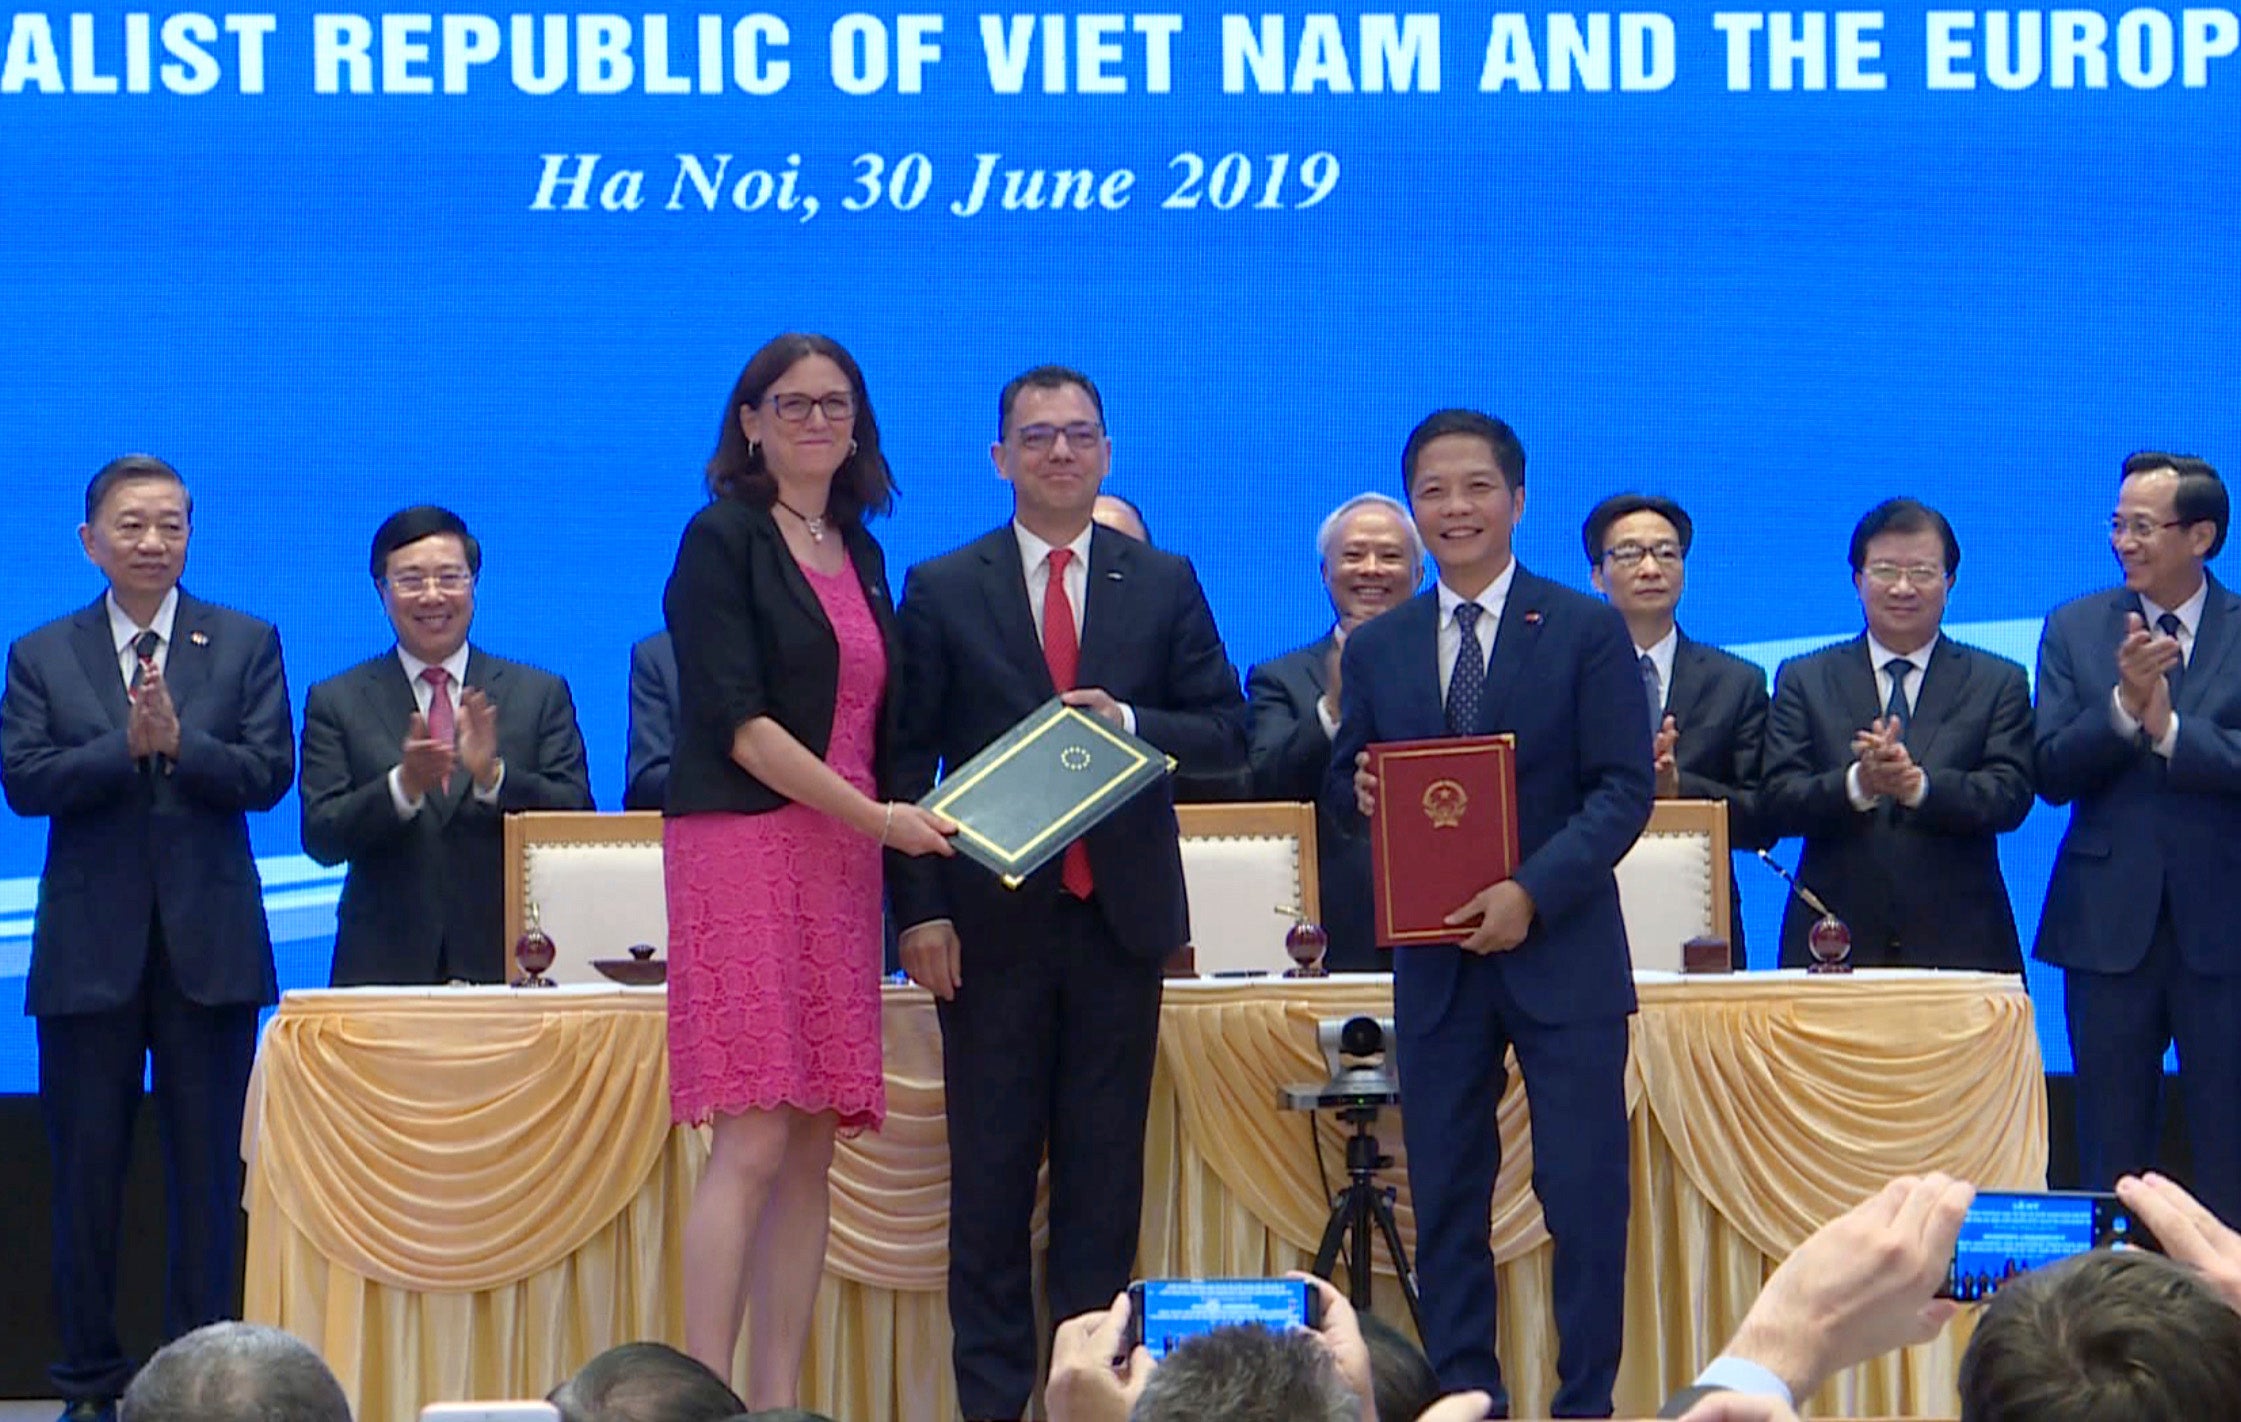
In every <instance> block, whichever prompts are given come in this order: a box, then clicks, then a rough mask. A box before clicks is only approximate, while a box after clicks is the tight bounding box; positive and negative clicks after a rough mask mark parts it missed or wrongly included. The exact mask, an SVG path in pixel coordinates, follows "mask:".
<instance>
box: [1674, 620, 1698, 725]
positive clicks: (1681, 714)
mask: <svg viewBox="0 0 2241 1422" xmlns="http://www.w3.org/2000/svg"><path fill="white" fill-rule="evenodd" d="M1704 685H1705V678H1704V649H1703V648H1701V647H1699V646H1697V645H1696V643H1694V642H1692V641H1690V640H1689V636H1688V634H1687V633H1686V632H1682V633H1680V634H1679V635H1678V636H1676V637H1675V638H1674V639H1673V684H1672V685H1671V686H1668V687H1666V688H1665V714H1666V715H1668V716H1671V717H1672V718H1673V722H1674V724H1675V725H1677V726H1679V727H1681V728H1682V729H1683V730H1686V729H1688V728H1689V726H1690V725H1691V724H1693V723H1694V721H1695V719H1696V714H1695V713H1696V701H1697V698H1698V697H1700V696H1702V695H1703V694H1704Z"/></svg>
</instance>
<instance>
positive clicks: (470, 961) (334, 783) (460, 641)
mask: <svg viewBox="0 0 2241 1422" xmlns="http://www.w3.org/2000/svg"><path fill="white" fill-rule="evenodd" d="M371 570H372V573H373V579H374V586H375V587H376V588H377V589H378V590H379V592H380V594H381V600H382V606H383V607H384V608H385V609H387V611H388V613H389V621H390V624H391V625H392V626H393V627H395V628H396V631H397V645H396V646H395V647H393V648H391V649H390V650H389V651H386V652H383V653H382V654H381V655H380V656H377V657H374V658H372V659H371V660H369V661H364V662H360V663H359V664H358V665H357V666H354V667H352V668H351V669H350V670H348V671H346V672H342V673H341V674H339V675H336V676H331V677H329V678H327V679H326V680H325V681H322V682H320V683H319V684H318V685H316V686H314V687H312V688H311V694H310V695H309V696H307V697H305V698H304V708H303V784H302V786H301V792H302V800H303V847H304V852H305V853H306V854H309V855H310V856H311V857H312V858H313V859H315V860H317V861H318V862H319V863H321V864H341V863H345V862H347V863H348V864H349V865H350V872H349V874H348V876H347V877H345V879H344V880H343V885H342V903H341V905H340V906H339V908H338V909H337V911H336V932H335V961H334V970H333V981H334V984H335V986H337V987H351V986H356V985H359V984H365V983H442V982H450V981H457V980H464V981H467V982H483V983H494V982H497V981H499V980H500V979H501V978H502V977H503V976H504V969H505V961H506V953H505V945H504V944H503V943H501V942H500V941H499V940H500V938H501V936H502V935H503V932H504V917H505V910H504V904H505V889H504V872H505V866H504V862H503V846H502V841H501V837H500V835H501V829H502V826H503V823H504V817H505V813H506V812H507V811H508V810H588V809H590V808H591V784H590V781H589V779H588V778H587V776H586V772H585V768H584V738H583V734H582V732H580V731H579V730H578V729H577V728H576V705H575V702H574V701H573V700H571V699H570V697H569V695H568V683H567V682H565V681H562V680H561V679H560V678H559V677H557V676H554V675H552V674H551V673H549V672H543V671H539V670H538V669H537V668H535V667H531V666H525V665H523V664H522V663H520V662H509V661H507V660H505V659H504V658H502V657H494V656H492V655H490V654H489V653H488V652H485V651H483V650H482V649H481V648H480V647H470V646H469V645H468V642H467V629H468V626H469V624H471V623H472V622H473V621H474V616H475V579H476V577H477V576H479V575H480V573H481V572H482V545H481V544H479V543H477V542H476V541H475V537H474V535H473V534H471V533H469V532H468V531H467V525H466V524H465V523H464V522H462V521H461V520H460V518H459V516H458V515H457V514H455V513H452V512H451V511H450V510H448V509H441V508H436V507H434V506H433V505H426V504H423V505H420V506H417V507H414V508H409V509H404V510H402V511H400V512H398V513H394V514H391V515H390V516H389V517H388V518H387V519H386V520H384V521H383V523H382V525H381V527H380V528H379V529H377V530H376V531H375V532H374V540H373V558H372V563H371Z"/></svg>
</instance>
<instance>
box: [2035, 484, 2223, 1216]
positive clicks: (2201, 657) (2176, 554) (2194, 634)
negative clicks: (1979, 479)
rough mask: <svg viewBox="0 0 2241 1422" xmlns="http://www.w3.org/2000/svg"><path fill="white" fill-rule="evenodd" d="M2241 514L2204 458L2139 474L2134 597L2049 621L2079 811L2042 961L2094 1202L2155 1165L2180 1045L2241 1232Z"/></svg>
mask: <svg viewBox="0 0 2241 1422" xmlns="http://www.w3.org/2000/svg"><path fill="white" fill-rule="evenodd" d="M2228 517H2229V505H2228V501H2227V498H2226V489H2225V484H2224V482H2223V481H2222V480H2220V479H2219V478H2218V474H2217V471H2216V470H2215V469H2212V468H2211V467H2210V466H2209V465H2208V464H2207V463H2205V462H2204V461H2202V460H2200V459H2195V458H2191V457H2189V456H2186V455H2175V454H2158V453H2143V454H2135V455H2133V456H2132V457H2131V458H2130V459H2127V460H2126V461H2125V462H2124V469H2123V481H2122V483H2121V484H2120V485H2119V486H2118V492H2117V503H2116V513H2115V514H2114V516H2113V517H2111V519H2110V520H2109V542H2110V544H2111V546H2112V547H2113V548H2114V550H2115V552H2116V555H2117V561H2118V563H2119V564H2120V565H2121V566H2122V568H2123V570H2124V586H2123V587H2122V588H2119V589H2115V590H2112V591H2106V592H2097V593H2089V594H2087V595H2086V596H2084V597H2081V598H2078V599H2077V600H2076V601H2074V602H2069V603H2065V604H2064V605H2063V606H2061V607H2059V608H2057V609H2055V611H2054V613H2053V615H2052V616H2050V617H2048V618H2047V622H2046V631H2045V633H2044V636H2043V637H2042V639H2041V641H2040V643H2039V705H2038V772H2039V792H2040V793H2041V794H2042V795H2044V796H2046V798H2047V800H2048V802H2049V803H2051V804H2056V805H2069V806H2071V810H2070V826H2069V829H2068V831H2067V832H2066V833H2065V834H2064V835H2063V838H2062V849H2061V852H2060V854H2058V855H2057V856H2056V858H2055V863H2054V874H2053V878H2052V879H2051V880H2050V882H2049V883H2048V885H2047V894H2046V907H2045V910H2044V912H2043V913H2042V914H2041V916H2040V919H2039V936H2038V944H2037V948H2036V950H2035V951H2036V952H2037V953H2038V956H2039V958H2040V959H2041V960H2042V961H2044V962H2048V963H2052V964H2054V965H2056V966H2057V967H2059V968H2061V969H2062V970H2063V981H2064V985H2065V992H2064V1011H2065V1013H2066V1015H2067V1019H2068V1023H2069V1030H2070V1049H2071V1051H2072V1053H2073V1054H2074V1055H2075V1057H2076V1061H2077V1094H2078V1160H2079V1165H2080V1168H2081V1171H2082V1173H2083V1175H2084V1179H2083V1181H2081V1182H2080V1183H2082V1184H2083V1185H2085V1186H2086V1187H2088V1188H2090V1189H2096V1190H2106V1189H2108V1188H2110V1184H2111V1182H2112V1181H2114V1180H2115V1179H2116V1178H2117V1177H2118V1176H2120V1175H2124V1174H2126V1173H2129V1172H2135V1171H2140V1170H2143V1169H2145V1168H2147V1167H2148V1166H2150V1165H2152V1164H2153V1163H2154V1159H2155V1143H2156V1140H2157V1137H2158V1133H2159V1124H2158V1117H2159V1115H2160V1109H2159V1108H2160V1104H2161V1093H2162V1086H2163V1053H2164V1048H2165V1047H2166V1046H2168V1045H2170V1044H2171V1043H2173V1042H2176V1043H2177V1044H2178V1049H2179V1069H2180V1076H2179V1087H2180V1090H2181V1091H2182V1092H2183V1093H2184V1095H2185V1100H2186V1123H2187V1135H2188V1142H2189V1145H2190V1147H2191V1154H2192V1156H2193V1160H2194V1180H2193V1182H2192V1183H2193V1185H2194V1188H2195V1194H2197V1195H2198V1196H2200V1197H2201V1200H2202V1203H2204V1204H2205V1205H2208V1206H2209V1207H2210V1209H2211V1211H2212V1212H2213V1213H2215V1214H2216V1215H2217V1216H2218V1217H2219V1218H2220V1219H2225V1220H2241V939H2237V938H2236V937H2235V935H2234V931H2233V924H2234V920H2235V917H2236V914H2237V912H2241V880H2237V879H2236V876H2235V874H2234V864H2235V859H2234V849H2233V846H2234V845H2236V844H2241V598H2236V597H2235V596H2234V594H2233V593H2232V592H2231V591H2230V590H2229V589H2227V588H2226V587H2225V585H2224V584H2222V583H2220V582H2219V581H2218V580H2217V579H2216V578H2214V577H2212V576H2210V572H2209V569H2208V566H2207V565H2208V563H2209V560H2210V559H2211V558H2212V557H2214V556H2216V554H2217V552H2218V550H2219V549H2220V548H2221V547H2223V546H2224V544H2225V535H2226V525H2227V520H2228Z"/></svg>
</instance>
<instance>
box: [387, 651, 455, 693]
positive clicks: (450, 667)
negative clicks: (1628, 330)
mask: <svg viewBox="0 0 2241 1422" xmlns="http://www.w3.org/2000/svg"><path fill="white" fill-rule="evenodd" d="M397 660H398V661H400V662H403V663H404V664H405V680H406V681H409V682H411V683H413V684H414V685H415V686H418V685H419V684H420V674H421V673H422V672H424V671H426V670H427V669H428V668H429V667H430V666H432V665H441V666H442V667H443V669H444V670H445V671H447V672H450V673H451V685H452V687H453V688H454V690H453V692H452V694H453V695H455V696H456V695H457V694H458V691H457V688H459V687H462V686H465V685H466V684H467V644H466V643H465V642H461V643H460V644H459V650H458V651H456V652H453V653H452V654H451V655H450V656H448V657H445V658H444V659H443V661H442V662H441V663H440V664H439V663H431V662H424V661H422V660H420V658H418V657H416V656H414V655H413V654H412V653H410V652H408V651H406V650H405V648H404V644H403V643H402V642H400V643H398V644H397ZM413 694H414V695H415V696H417V695H419V693H418V692H417V691H416V692H414V693H413Z"/></svg>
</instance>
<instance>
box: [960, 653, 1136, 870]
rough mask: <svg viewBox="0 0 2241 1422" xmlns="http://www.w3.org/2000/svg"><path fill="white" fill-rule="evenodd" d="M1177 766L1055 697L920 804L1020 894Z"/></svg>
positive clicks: (969, 854) (963, 850)
mask: <svg viewBox="0 0 2241 1422" xmlns="http://www.w3.org/2000/svg"><path fill="white" fill-rule="evenodd" d="M1173 764H1174V763H1173V762H1172V761H1171V760H1169V759H1168V757H1167V756H1166V755H1164V754H1162V753H1161V752H1160V751H1159V750H1158V749H1156V748H1155V747H1153V746H1151V745H1149V744H1147V743H1145V742H1144V741H1141V740H1138V739H1137V738H1136V737H1134V736H1132V735H1130V734H1129V733H1128V732H1126V731H1124V730H1122V729H1121V728H1120V727H1118V726H1116V725H1114V724H1112V723H1111V722H1109V721H1106V720H1104V719H1102V718H1100V717H1097V716H1092V715H1090V714H1089V713H1087V712H1085V711H1081V710H1078V709H1076V708H1075V707H1072V706H1068V705H1067V704H1066V703H1065V702H1063V701H1060V700H1059V699H1058V698H1057V697H1055V696H1054V697H1052V698H1051V699H1050V700H1048V701H1046V702H1044V703H1043V704H1042V705H1041V706H1038V707H1037V708H1035V710H1034V711H1033V712H1032V713H1030V714H1029V715H1028V717H1027V719H1025V720H1023V721H1021V722H1020V723H1019V724H1018V725H1016V726H1014V727H1012V728H1011V729H1010V730H1009V731H1006V732H1005V733H1004V734H1003V735H1001V736H999V737H998V738H997V739H996V740H994V741H992V742H990V743H989V745H988V746H987V748H986V749H984V750H982V751H981V753H980V754H978V755H976V756H974V757H973V758H972V759H971V760H968V761H966V762H965V763H964V764H963V765H960V766H958V767H956V768H955V769H954V770H952V771H950V772H949V774H948V776H947V777H946V778H944V779H943V781H942V783H941V784H940V785H937V786H935V787H934V793H933V794H931V795H929V796H927V797H926V798H925V799H924V800H923V801H921V802H920V803H922V804H923V805H924V806H925V807H926V808H927V809H929V810H933V811H936V812H937V813H940V814H944V815H947V816H949V818H951V819H953V820H955V821H957V838H956V841H955V843H956V845H957V850H958V852H959V853H961V854H963V855H965V856H966V857H967V858H969V859H974V860H977V861H979V862H980V863H982V864H985V865H987V866H988V867H989V868H990V869H991V870H993V871H995V874H996V876H997V878H999V879H1001V880H1002V881H1003V883H1004V887H1006V888H1008V889H1016V888H1018V887H1019V886H1020V885H1021V884H1022V883H1024V882H1026V879H1027V876H1028V875H1030V874H1032V873H1034V872H1035V871H1036V870H1037V869H1039V868H1041V867H1042V866H1043V865H1044V864H1046V863H1048V862H1050V860H1051V859H1052V858H1053V857H1054V856H1056V855H1057V854H1058V852H1059V851H1060V850H1063V849H1064V848H1065V847H1066V846H1067V845H1069V844H1071V843H1073V842H1074V841H1075V840H1077V839H1079V838H1081V836H1082V835H1084V834H1086V833H1088V832H1089V829H1090V827H1091V826H1093V825H1095V824H1097V823H1098V822H1099V821H1101V820H1103V819H1104V818H1105V817H1106V816H1107V815H1109V814H1111V813H1112V812H1113V811H1114V810H1117V809H1119V808H1120V807H1121V806H1122V805H1123V804H1125V803H1127V802H1128V801H1129V800H1130V799H1132V798H1134V797H1135V795H1136V794H1137V792H1139V791H1141V790H1143V789H1144V788H1145V787H1146V786H1148V785H1150V784H1152V783H1153V782H1154V781H1156V780H1158V779H1159V778H1160V777H1162V776H1164V775H1166V774H1167V772H1168V771H1169V770H1170V769H1172V768H1173Z"/></svg>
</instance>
